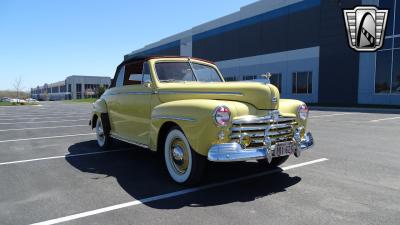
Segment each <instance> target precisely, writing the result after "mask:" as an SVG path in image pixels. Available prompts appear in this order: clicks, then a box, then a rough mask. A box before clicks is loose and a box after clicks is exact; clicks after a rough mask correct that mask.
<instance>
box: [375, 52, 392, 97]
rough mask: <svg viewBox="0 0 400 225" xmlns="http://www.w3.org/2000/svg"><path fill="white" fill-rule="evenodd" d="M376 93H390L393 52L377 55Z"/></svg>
mask: <svg viewBox="0 0 400 225" xmlns="http://www.w3.org/2000/svg"><path fill="white" fill-rule="evenodd" d="M376 57H377V59H376V74H375V93H390V83H391V69H392V68H391V67H392V51H391V50H390V51H379V52H378V53H377V54H376Z"/></svg>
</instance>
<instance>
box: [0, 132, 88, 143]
mask: <svg viewBox="0 0 400 225" xmlns="http://www.w3.org/2000/svg"><path fill="white" fill-rule="evenodd" d="M93 134H95V133H86V134H67V135H60V136H50V137H36V138H22V139H12V140H3V141H0V143H6V142H16V141H30V140H42V139H54V138H64V137H77V136H86V135H93Z"/></svg>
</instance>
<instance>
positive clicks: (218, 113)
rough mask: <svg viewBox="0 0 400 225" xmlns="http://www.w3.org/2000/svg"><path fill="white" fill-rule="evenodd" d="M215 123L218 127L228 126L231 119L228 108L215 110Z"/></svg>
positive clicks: (221, 107) (219, 107)
mask: <svg viewBox="0 0 400 225" xmlns="http://www.w3.org/2000/svg"><path fill="white" fill-rule="evenodd" d="M213 116H214V121H215V123H216V124H217V126H222V127H224V126H227V125H228V123H229V120H230V118H231V111H230V110H229V108H228V107H226V106H218V107H217V108H216V109H215V110H214V115H213Z"/></svg>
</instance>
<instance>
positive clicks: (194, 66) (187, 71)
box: [155, 62, 222, 82]
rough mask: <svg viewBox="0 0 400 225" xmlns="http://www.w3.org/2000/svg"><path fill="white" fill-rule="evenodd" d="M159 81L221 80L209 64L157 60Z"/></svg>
mask: <svg viewBox="0 0 400 225" xmlns="http://www.w3.org/2000/svg"><path fill="white" fill-rule="evenodd" d="M155 67H156V71H157V75H158V79H159V80H160V81H161V82H183V81H200V82H222V80H221V77H220V76H219V74H218V72H217V71H216V70H215V69H214V68H213V67H211V66H207V65H203V64H199V63H193V62H159V63H156V65H155Z"/></svg>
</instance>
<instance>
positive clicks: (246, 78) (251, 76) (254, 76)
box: [243, 75, 257, 80]
mask: <svg viewBox="0 0 400 225" xmlns="http://www.w3.org/2000/svg"><path fill="white" fill-rule="evenodd" d="M255 79H257V75H246V76H243V80H255Z"/></svg>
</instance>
